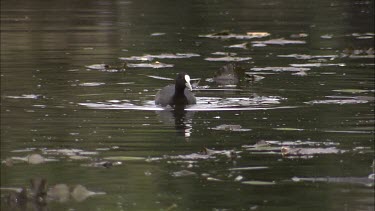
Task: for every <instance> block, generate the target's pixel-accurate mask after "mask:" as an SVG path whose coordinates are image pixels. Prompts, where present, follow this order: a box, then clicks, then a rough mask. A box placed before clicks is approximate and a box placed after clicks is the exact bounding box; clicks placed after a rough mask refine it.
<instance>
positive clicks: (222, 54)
mask: <svg viewBox="0 0 375 211" xmlns="http://www.w3.org/2000/svg"><path fill="white" fill-rule="evenodd" d="M211 54H212V55H217V56H236V55H237V53H233V52H221V51H218V52H213V53H211Z"/></svg>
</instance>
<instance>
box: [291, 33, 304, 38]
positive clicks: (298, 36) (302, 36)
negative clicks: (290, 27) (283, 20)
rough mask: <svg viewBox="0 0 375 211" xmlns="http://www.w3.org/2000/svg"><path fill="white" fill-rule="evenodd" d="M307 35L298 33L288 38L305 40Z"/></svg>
mask: <svg viewBox="0 0 375 211" xmlns="http://www.w3.org/2000/svg"><path fill="white" fill-rule="evenodd" d="M308 36H309V35H308V34H306V33H299V34H291V35H290V38H294V39H295V38H305V37H308Z"/></svg>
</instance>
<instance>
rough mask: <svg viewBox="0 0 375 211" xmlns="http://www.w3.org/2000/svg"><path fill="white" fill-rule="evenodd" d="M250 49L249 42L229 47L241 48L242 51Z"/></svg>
mask: <svg viewBox="0 0 375 211" xmlns="http://www.w3.org/2000/svg"><path fill="white" fill-rule="evenodd" d="M249 47H250V44H249V43H248V42H244V43H240V44H235V45H230V46H227V48H240V49H248V48H249Z"/></svg>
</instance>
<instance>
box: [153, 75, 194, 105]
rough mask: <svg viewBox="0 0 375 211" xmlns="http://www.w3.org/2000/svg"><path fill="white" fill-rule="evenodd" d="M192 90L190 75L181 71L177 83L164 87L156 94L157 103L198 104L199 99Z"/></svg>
mask: <svg viewBox="0 0 375 211" xmlns="http://www.w3.org/2000/svg"><path fill="white" fill-rule="evenodd" d="M191 90H192V87H191V84H190V76H189V75H188V74H186V73H184V72H182V73H179V74H178V75H177V78H176V83H175V84H171V85H168V86H166V87H164V88H163V89H162V90H160V91H159V92H158V93H157V94H156V97H155V104H156V105H161V106H167V105H170V106H184V105H190V104H196V103H197V100H196V99H195V96H194V94H193V93H192V92H191Z"/></svg>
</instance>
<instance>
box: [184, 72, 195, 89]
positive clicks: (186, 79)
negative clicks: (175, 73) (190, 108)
mask: <svg viewBox="0 0 375 211" xmlns="http://www.w3.org/2000/svg"><path fill="white" fill-rule="evenodd" d="M185 82H186V83H185V86H186V87H187V88H188V89H189V90H190V91H192V90H193V88H192V87H191V84H190V76H189V75H185Z"/></svg>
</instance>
